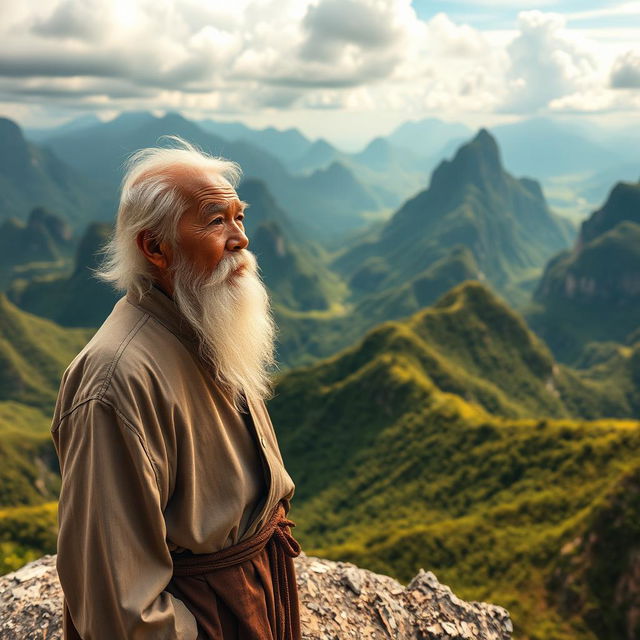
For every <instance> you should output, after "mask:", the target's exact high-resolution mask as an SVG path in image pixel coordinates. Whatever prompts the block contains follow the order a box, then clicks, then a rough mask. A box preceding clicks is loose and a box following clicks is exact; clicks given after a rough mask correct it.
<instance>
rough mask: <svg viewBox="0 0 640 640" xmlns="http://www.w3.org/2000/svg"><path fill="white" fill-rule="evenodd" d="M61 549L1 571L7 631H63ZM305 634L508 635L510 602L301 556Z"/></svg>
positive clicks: (52, 639)
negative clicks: (472, 597) (466, 597)
mask: <svg viewBox="0 0 640 640" xmlns="http://www.w3.org/2000/svg"><path fill="white" fill-rule="evenodd" d="M55 559H56V557H55V556H50V555H47V556H43V557H42V558H40V559H39V560H35V561H34V562H31V563H29V564H27V565H25V566H24V567H22V568H21V569H19V570H18V571H15V572H13V573H9V574H7V575H6V576H3V577H1V578H0V638H6V639H7V640H9V639H14V638H15V639H16V640H18V639H19V640H36V638H37V639H38V640H58V639H59V638H61V637H62V629H61V619H60V611H61V608H62V591H61V589H60V583H59V582H58V576H57V572H56V568H55ZM295 563H296V572H297V577H298V585H299V592H300V605H301V606H300V615H301V621H302V629H303V638H304V639H305V640H343V639H344V640H347V639H354V640H364V639H367V640H369V639H371V640H377V639H380V640H382V639H386V638H393V639H398V640H409V639H411V640H436V639H437V640H454V639H456V640H457V639H465V640H476V639H477V640H506V639H508V638H511V633H512V631H513V625H512V623H511V619H510V617H509V613H508V612H507V611H506V609H504V608H502V607H498V606H495V605H492V604H487V603H484V602H464V601H463V600H460V599H459V598H457V597H456V596H455V595H454V594H453V593H452V592H451V589H450V588H449V587H447V586H446V585H442V584H440V583H439V582H438V580H437V578H436V576H435V575H434V574H433V573H431V572H430V571H424V570H422V569H420V571H419V573H418V574H417V575H416V576H415V577H414V578H413V580H412V581H411V582H410V583H409V585H407V586H406V587H404V586H403V585H401V584H400V583H399V582H397V581H396V580H394V579H393V578H390V577H389V576H384V575H379V574H376V573H372V572H371V571H367V570H365V569H360V568H358V567H356V566H355V565H353V564H351V563H348V562H333V561H331V560H324V559H321V558H315V557H311V556H307V555H306V554H305V553H304V552H302V554H301V555H300V556H299V557H298V558H296V559H295Z"/></svg>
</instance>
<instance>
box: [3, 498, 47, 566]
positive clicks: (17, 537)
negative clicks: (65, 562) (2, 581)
mask: <svg viewBox="0 0 640 640" xmlns="http://www.w3.org/2000/svg"><path fill="white" fill-rule="evenodd" d="M57 536H58V506H57V503H56V502H48V503H46V504H41V505H38V506H34V507H14V508H10V509H0V575H4V574H5V573H9V572H10V571H15V570H16V569H19V568H20V567H22V566H23V565H25V564H27V562H31V561H32V560H36V559H37V558H40V557H41V556H42V555H43V554H44V553H55V552H56V538H57Z"/></svg>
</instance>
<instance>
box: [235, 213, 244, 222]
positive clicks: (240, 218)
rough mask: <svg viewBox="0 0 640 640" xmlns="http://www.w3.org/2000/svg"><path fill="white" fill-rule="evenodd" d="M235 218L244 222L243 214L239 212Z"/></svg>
mask: <svg viewBox="0 0 640 640" xmlns="http://www.w3.org/2000/svg"><path fill="white" fill-rule="evenodd" d="M237 219H238V220H240V222H244V214H242V213H241V214H240V215H239V216H238V217H237Z"/></svg>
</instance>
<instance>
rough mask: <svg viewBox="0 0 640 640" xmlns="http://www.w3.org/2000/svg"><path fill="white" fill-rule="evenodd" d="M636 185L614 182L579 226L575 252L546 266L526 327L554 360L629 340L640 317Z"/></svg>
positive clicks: (639, 187) (639, 186)
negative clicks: (603, 200)
mask: <svg viewBox="0 0 640 640" xmlns="http://www.w3.org/2000/svg"><path fill="white" fill-rule="evenodd" d="M639 211H640V183H636V184H631V183H628V184H627V183H619V184H618V185H616V186H615V187H614V189H612V191H611V193H610V195H609V198H608V200H607V202H606V203H605V204H604V205H603V206H602V208H600V209H598V210H597V211H595V212H594V213H593V214H592V215H591V216H590V218H589V219H588V220H586V221H585V222H584V223H583V225H582V230H581V234H580V238H579V239H578V241H577V244H576V247H575V248H574V249H573V250H571V251H569V250H565V251H562V252H560V253H558V254H557V255H555V256H554V257H553V258H552V259H551V260H550V261H549V263H548V264H547V267H546V269H545V271H544V275H543V277H542V279H541V280H540V283H539V285H538V287H537V289H536V291H535V296H534V302H533V303H532V304H530V305H528V306H527V307H526V308H524V309H523V313H524V314H525V316H526V318H527V322H528V323H529V325H530V326H531V327H532V328H533V329H534V331H536V333H538V334H539V335H540V336H542V337H543V339H544V340H545V342H546V343H547V344H548V345H549V347H550V348H551V349H552V351H553V353H554V354H555V356H556V357H557V358H558V359H559V360H561V361H563V362H567V363H569V364H577V363H578V362H579V361H581V360H582V351H583V349H584V348H585V347H586V346H587V345H588V344H589V343H590V342H606V341H616V342H619V343H624V342H627V343H628V344H631V342H630V341H629V338H630V336H631V334H632V332H634V331H635V330H637V328H638V324H639V322H638V319H639V318H640V295H639V293H640V214H639V213H638V212H639Z"/></svg>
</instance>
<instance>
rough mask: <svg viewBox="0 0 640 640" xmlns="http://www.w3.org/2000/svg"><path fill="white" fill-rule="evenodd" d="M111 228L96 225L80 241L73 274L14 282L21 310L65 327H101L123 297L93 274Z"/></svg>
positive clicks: (12, 293) (13, 295)
mask: <svg viewBox="0 0 640 640" xmlns="http://www.w3.org/2000/svg"><path fill="white" fill-rule="evenodd" d="M110 231H111V227H110V225H107V224H102V223H93V224H91V225H89V227H87V230H86V232H85V234H84V236H83V237H82V239H81V240H80V244H79V246H78V249H77V252H76V256H75V266H74V270H73V273H71V275H59V274H51V275H41V276H37V277H35V278H33V279H31V280H25V281H17V282H14V284H13V285H12V287H11V288H10V289H9V291H8V295H9V297H10V299H11V300H12V301H13V302H14V303H15V304H16V305H18V306H19V307H20V308H21V309H24V310H25V311H29V312H30V313H35V314H37V315H39V316H42V317H44V318H50V319H51V320H54V321H55V322H57V323H58V324H61V325H63V326H66V327H98V326H100V325H101V324H102V322H103V321H104V319H105V318H106V317H107V315H109V313H110V312H111V309H112V308H113V305H114V304H115V302H116V300H117V299H118V298H119V297H120V296H119V295H118V294H117V293H116V292H115V291H114V290H113V289H112V288H111V287H110V286H109V285H107V284H106V283H103V282H101V281H99V280H97V279H96V278H94V277H93V275H92V271H91V270H92V269H94V268H95V267H97V266H98V262H99V259H100V258H99V253H100V250H101V248H102V247H103V246H104V244H105V243H106V241H107V238H108V236H109V233H110Z"/></svg>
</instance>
